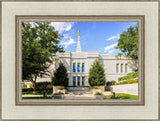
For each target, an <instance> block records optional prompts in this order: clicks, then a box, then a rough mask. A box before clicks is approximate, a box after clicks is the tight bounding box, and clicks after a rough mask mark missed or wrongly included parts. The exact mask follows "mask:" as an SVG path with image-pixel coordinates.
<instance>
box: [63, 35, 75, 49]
mask: <svg viewBox="0 0 160 121" xmlns="http://www.w3.org/2000/svg"><path fill="white" fill-rule="evenodd" d="M63 36H64V39H63V41H62V42H61V44H62V45H64V48H68V46H69V45H72V44H75V43H76V42H75V40H74V39H73V38H72V37H70V35H68V34H64V35H63Z"/></svg>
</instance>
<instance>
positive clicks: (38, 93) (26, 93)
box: [22, 92, 52, 95]
mask: <svg viewBox="0 0 160 121" xmlns="http://www.w3.org/2000/svg"><path fill="white" fill-rule="evenodd" d="M22 95H43V92H35V93H33V92H23V93H22ZM46 95H52V92H46Z"/></svg>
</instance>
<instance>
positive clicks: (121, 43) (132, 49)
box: [116, 25, 138, 60]
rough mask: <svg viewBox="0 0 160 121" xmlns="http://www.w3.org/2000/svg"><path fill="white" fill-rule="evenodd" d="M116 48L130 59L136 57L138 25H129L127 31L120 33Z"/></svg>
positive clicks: (135, 58)
mask: <svg viewBox="0 0 160 121" xmlns="http://www.w3.org/2000/svg"><path fill="white" fill-rule="evenodd" d="M116 49H119V50H120V51H121V53H119V55H120V56H121V55H125V56H127V57H129V58H131V59H134V60H137V59H138V25H136V26H134V27H132V26H131V27H129V28H128V30H127V31H124V32H123V33H121V34H120V38H119V40H118V44H117V47H116Z"/></svg>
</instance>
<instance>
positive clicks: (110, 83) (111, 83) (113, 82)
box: [106, 80, 116, 86]
mask: <svg viewBox="0 0 160 121" xmlns="http://www.w3.org/2000/svg"><path fill="white" fill-rule="evenodd" d="M115 83H116V81H114V80H112V81H107V82H106V86H111V85H115Z"/></svg>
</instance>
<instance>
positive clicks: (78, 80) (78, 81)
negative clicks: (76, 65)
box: [77, 76, 80, 86]
mask: <svg viewBox="0 0 160 121" xmlns="http://www.w3.org/2000/svg"><path fill="white" fill-rule="evenodd" d="M77 85H78V86H80V76H78V77H77Z"/></svg>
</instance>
